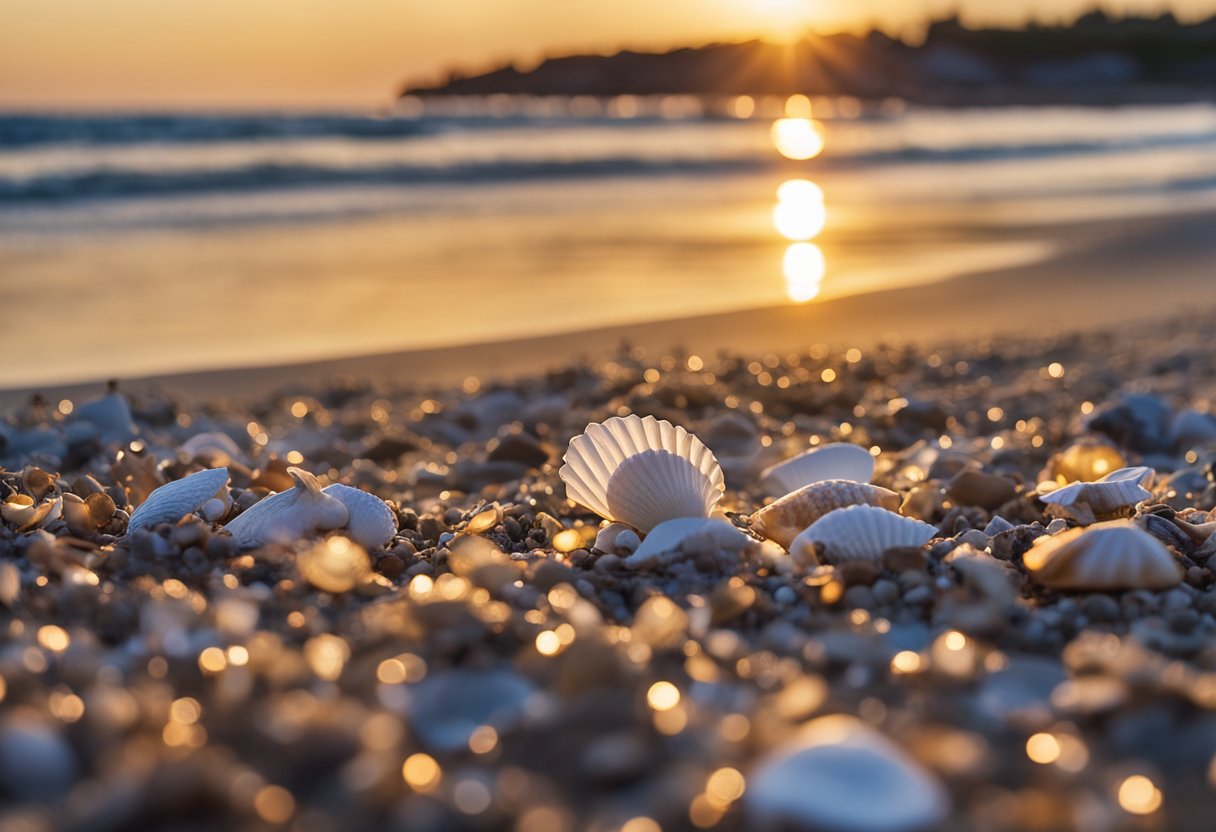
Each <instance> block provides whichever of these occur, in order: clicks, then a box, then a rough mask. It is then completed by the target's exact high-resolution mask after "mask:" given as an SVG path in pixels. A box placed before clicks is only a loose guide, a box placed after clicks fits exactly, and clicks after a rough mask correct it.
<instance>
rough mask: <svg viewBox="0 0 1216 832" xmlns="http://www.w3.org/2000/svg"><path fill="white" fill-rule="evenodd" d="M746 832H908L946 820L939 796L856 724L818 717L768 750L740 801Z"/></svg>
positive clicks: (917, 769) (946, 805)
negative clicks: (749, 830)
mask: <svg viewBox="0 0 1216 832" xmlns="http://www.w3.org/2000/svg"><path fill="white" fill-rule="evenodd" d="M743 803H744V808H745V811H746V814H747V816H748V818H749V819H750V821H751V824H752V825H753V828H766V829H768V828H782V829H798V830H804V829H805V830H826V829H830V830H834V832H914V830H921V829H928V828H930V827H935V826H937V825H938V824H940V823H941V822H942V821H943V820H944V819H945V818H946V816H947V815H949V813H950V797H949V794H948V793H947V792H946V789H945V788H944V787H943V786H942V784H941V783H940V782H938V780H937V779H936V778H934V777H933V776H932V775H931V774H930V773H929V772H928V771H926V770H925V769H924V768H922V767H921V766H920V764H918V763H917V762H915V761H914V760H913V759H912V758H911V757H910V756H909V755H908V754H907V752H905V751H904V750H903V749H902V748H900V747H899V746H898V745H896V744H895V743H894V742H892V741H891V740H890V739H888V738H887V737H886V736H885V735H883V734H880V733H879V732H877V731H875V730H874V729H873V728H870V727H869V726H867V725H866V724H865V723H863V722H861V721H860V720H858V719H856V718H854V717H851V716H846V715H843V714H835V715H832V716H824V717H819V718H818V719H815V720H813V721H811V722H810V723H808V724H807V725H806V726H805V727H803V728H802V729H801V730H800V731H799V732H798V733H797V735H796V736H795V737H794V738H793V739H791V740H790V741H789V742H788V743H786V744H784V745H782V746H780V747H778V748H776V749H774V750H772V751H770V752H769V753H768V754H767V755H766V756H765V757H763V758H762V759H761V760H760V762H759V763H758V764H757V766H756V768H755V769H754V770H753V771H752V773H751V775H750V777H749V778H748V787H747V791H746V793H745V794H744V796H743Z"/></svg>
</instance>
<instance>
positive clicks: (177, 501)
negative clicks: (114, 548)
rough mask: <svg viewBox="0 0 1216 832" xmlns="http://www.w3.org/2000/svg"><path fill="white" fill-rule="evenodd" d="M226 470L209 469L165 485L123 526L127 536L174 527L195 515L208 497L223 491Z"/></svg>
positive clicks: (226, 482)
mask: <svg viewBox="0 0 1216 832" xmlns="http://www.w3.org/2000/svg"><path fill="white" fill-rule="evenodd" d="M227 485H228V469H227V468H210V469H208V470H205V471H198V472H196V473H194V474H190V475H189V476H187V477H182V478H181V479H180V480H175V481H174V482H170V483H166V484H164V485H162V486H161V487H160V488H157V489H156V490H155V491H153V492H152V493H151V494H149V495H148V499H146V500H144V502H143V504H142V505H140V507H139V508H137V509H135V513H134V514H132V515H131V521H130V522H129V523H127V534H130V533H131V532H134V531H136V530H138V529H145V528H149V527H151V526H158V525H160V524H161V523H176V522H177V521H178V520H181V519H182V518H183V517H185V516H186V515H187V514H193V513H194V512H196V511H198V510H199V509H200V508H202V507H203V505H204V504H205V503H206V502H207V501H208V500H210V499H211V498H212V497H215V496H217V495H218V494H219V493H220V492H221V491H225V492H226V491H227V488H226V486H227Z"/></svg>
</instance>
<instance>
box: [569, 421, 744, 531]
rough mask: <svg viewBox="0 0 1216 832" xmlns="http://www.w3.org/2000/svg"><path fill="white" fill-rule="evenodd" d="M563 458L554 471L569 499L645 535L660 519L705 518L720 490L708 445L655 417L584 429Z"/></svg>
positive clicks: (719, 478)
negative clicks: (564, 487)
mask: <svg viewBox="0 0 1216 832" xmlns="http://www.w3.org/2000/svg"><path fill="white" fill-rule="evenodd" d="M564 461H565V464H564V465H562V467H561V470H560V471H559V472H558V474H559V476H560V477H561V479H562V481H563V482H564V483H565V484H566V495H567V496H568V497H569V498H570V499H571V500H573V501H574V502H576V503H578V504H579V505H582V506H585V507H587V508H589V509H591V510H592V511H594V512H595V513H596V514H598V515H600V516H601V517H603V518H605V519H606V520H616V521H620V522H622V523H627V524H629V525H630V526H633V527H634V528H637V529H640V530H642V531H644V532H645V531H650V530H651V529H652V528H654V527H655V526H657V525H658V524H659V523H661V522H663V521H664V520H671V519H674V518H677V517H708V516H709V514H710V512H711V511H713V509H714V506H716V505H717V504H718V501H719V500H720V499H721V498H722V493H723V491H724V490H725V484H724V482H723V478H722V469H721V468H720V467H719V466H718V461H717V460H716V459H714V455H713V453H712V452H711V451H710V450H709V448H707V447H706V446H705V444H704V443H702V442H701V440H699V439H697V438H696V437H695V436H693V435H692V434H691V433H689V432H688V431H686V430H684V428H682V427H677V426H674V425H672V424H671V423H670V422H666V421H660V420H658V419H656V418H654V417H653V416H647V417H645V418H640V417H638V416H624V417H621V416H615V417H613V418H611V419H609V420H608V421H606V422H603V423H600V424H593V425H588V426H587V430H586V432H584V433H583V434H582V435H581V436H576V437H575V438H574V439H572V440H571V441H570V449H569V450H568V451H567V452H566V455H565V457H564Z"/></svg>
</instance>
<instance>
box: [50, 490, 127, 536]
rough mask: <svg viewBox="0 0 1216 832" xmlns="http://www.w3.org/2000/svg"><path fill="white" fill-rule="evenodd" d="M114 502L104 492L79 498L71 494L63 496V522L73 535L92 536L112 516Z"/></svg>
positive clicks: (67, 493)
mask: <svg viewBox="0 0 1216 832" xmlns="http://www.w3.org/2000/svg"><path fill="white" fill-rule="evenodd" d="M114 509H115V506H114V500H113V499H112V498H111V497H110V495H109V494H107V493H105V492H104V491H98V492H96V493H93V494H90V495H89V496H88V497H86V498H83V499H82V498H80V497H79V496H77V495H76V494H73V493H72V492H70V491H69V492H66V493H64V495H63V520H64V522H65V523H67V526H68V529H69V530H70V531H71V532H72V534H75V535H85V536H88V535H92V534H95V533H96V532H97V530H98V529H100V528H101V527H102V526H104V525H105V524H106V523H107V522H108V521H109V520H110V518H111V517H112V516H113V515H114Z"/></svg>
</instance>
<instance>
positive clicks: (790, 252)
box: [772, 95, 828, 303]
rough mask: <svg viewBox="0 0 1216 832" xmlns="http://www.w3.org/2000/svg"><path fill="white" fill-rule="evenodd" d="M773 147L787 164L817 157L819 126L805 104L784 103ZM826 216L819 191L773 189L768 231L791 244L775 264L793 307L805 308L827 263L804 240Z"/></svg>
mask: <svg viewBox="0 0 1216 832" xmlns="http://www.w3.org/2000/svg"><path fill="white" fill-rule="evenodd" d="M772 138H773V145H774V146H775V147H776V148H777V152H779V153H780V154H781V155H782V156H785V157H786V158H789V159H798V160H806V159H813V158H815V157H816V156H818V155H819V154H820V153H822V152H823V148H824V131H823V125H822V124H820V123H819V122H818V121H815V120H814V119H813V118H811V100H810V99H809V98H807V97H806V96H805V95H791V96H790V97H789V98H788V99H786V102H785V117H784V118H779V119H777V120H776V121H775V122H773V128H772ZM827 220H828V211H827V204H826V202H825V200H824V195H823V189H822V188H820V187H819V186H818V185H816V184H815V183H814V182H812V181H810V180H809V179H789V180H786V181H785V182H782V183H781V186H780V187H779V188H777V204H776V205H774V206H773V226H774V227H775V228H776V229H777V233H778V234H780V235H781V236H782V237H784V238H785V239H787V240H792V241H793V242H791V243H790V245H789V246H787V247H786V249H785V256H784V257H783V258H782V261H781V268H782V272H783V273H784V275H785V293H786V295H788V296H789V299H790V300H792V301H793V302H794V303H806V302H807V301H809V300H814V299H815V298H816V297H818V295H819V290H820V287H821V285H822V284H823V278H824V275H825V274H826V273H827V262H826V261H825V260H824V257H823V250H822V249H820V248H819V246H817V245H815V244H814V243H812V242H809V241H810V240H813V239H814V238H816V237H818V236H819V235H820V234H821V233H822V232H823V229H824V226H825V225H826V224H827Z"/></svg>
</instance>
